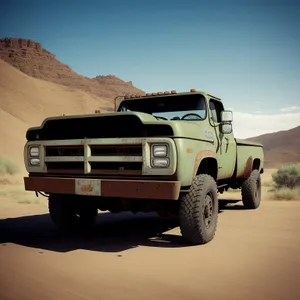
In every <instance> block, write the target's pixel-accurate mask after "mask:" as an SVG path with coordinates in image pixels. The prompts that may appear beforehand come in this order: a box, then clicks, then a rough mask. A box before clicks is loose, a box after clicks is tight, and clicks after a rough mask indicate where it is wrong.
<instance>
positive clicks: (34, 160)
mask: <svg viewBox="0 0 300 300" xmlns="http://www.w3.org/2000/svg"><path fill="white" fill-rule="evenodd" d="M29 164H30V165H31V166H34V167H36V166H39V165H40V159H39V158H30V160H29Z"/></svg>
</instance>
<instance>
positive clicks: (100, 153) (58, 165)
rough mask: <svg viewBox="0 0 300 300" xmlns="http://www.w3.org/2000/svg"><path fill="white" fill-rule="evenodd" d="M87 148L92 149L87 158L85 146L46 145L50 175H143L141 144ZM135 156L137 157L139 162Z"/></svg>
mask: <svg viewBox="0 0 300 300" xmlns="http://www.w3.org/2000/svg"><path fill="white" fill-rule="evenodd" d="M86 147H89V148H90V156H89V157H87V158H86V159H85V146H84V145H77V146H76V145H74V146H73V145H72V146H60V145H59V146H45V164H46V167H47V173H48V174H84V173H85V169H88V170H89V171H88V173H89V174H102V175H113V174H116V175H141V174H142V168H143V162H142V156H143V146H142V144H132V145H130V144H124V145H88V146H86ZM87 149H88V148H87ZM86 151H88V150H86ZM134 157H136V158H137V159H136V161H135V158H134ZM114 158H115V160H116V161H114ZM64 160H65V161H64ZM85 164H86V165H87V167H86V168H85Z"/></svg>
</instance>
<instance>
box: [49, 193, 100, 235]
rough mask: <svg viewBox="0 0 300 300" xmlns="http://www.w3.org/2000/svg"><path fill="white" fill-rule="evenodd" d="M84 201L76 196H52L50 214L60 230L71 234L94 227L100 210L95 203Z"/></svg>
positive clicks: (50, 197)
mask: <svg viewBox="0 0 300 300" xmlns="http://www.w3.org/2000/svg"><path fill="white" fill-rule="evenodd" d="M82 200H83V201H82ZM84 200H85V199H79V198H78V197H76V196H74V195H58V194H50V196H49V202H48V208H49V214H50V217H51V220H52V221H53V223H54V224H55V225H56V227H57V228H58V229H60V230H62V231H68V232H70V231H78V230H86V229H90V228H92V227H93V226H94V224H95V221H96V217H97V214H98V209H97V207H96V206H95V205H93V203H91V202H88V201H84Z"/></svg>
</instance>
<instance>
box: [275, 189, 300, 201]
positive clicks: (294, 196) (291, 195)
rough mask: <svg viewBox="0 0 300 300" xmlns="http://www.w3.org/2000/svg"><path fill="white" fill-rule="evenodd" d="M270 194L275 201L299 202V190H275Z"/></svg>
mask: <svg viewBox="0 0 300 300" xmlns="http://www.w3.org/2000/svg"><path fill="white" fill-rule="evenodd" d="M271 193H272V195H273V197H274V199H276V200H300V188H293V189H291V188H286V187H283V188H277V189H274V190H273V191H272V192H271Z"/></svg>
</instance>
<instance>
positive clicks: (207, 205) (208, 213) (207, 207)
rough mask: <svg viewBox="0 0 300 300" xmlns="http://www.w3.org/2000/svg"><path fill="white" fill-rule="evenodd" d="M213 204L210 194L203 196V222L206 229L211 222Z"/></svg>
mask: <svg viewBox="0 0 300 300" xmlns="http://www.w3.org/2000/svg"><path fill="white" fill-rule="evenodd" d="M213 211H214V202H213V197H212V195H211V194H210V193H208V194H207V195H206V196H205V200H204V208H203V220H204V224H205V227H206V228H209V227H210V225H211V223H212V220H213Z"/></svg>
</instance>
